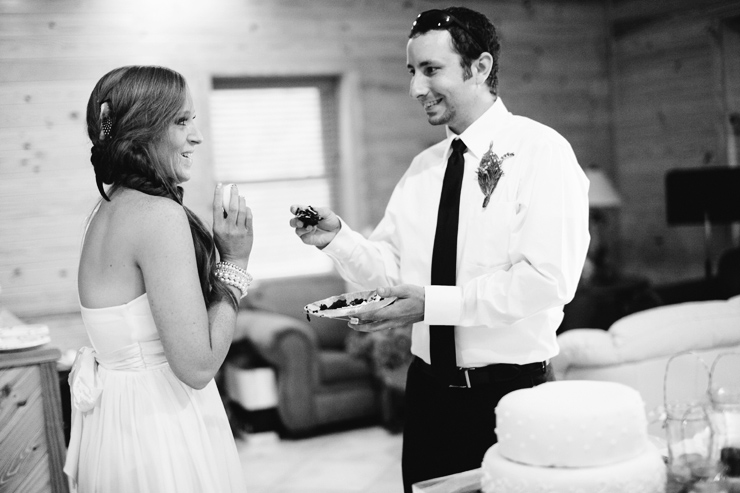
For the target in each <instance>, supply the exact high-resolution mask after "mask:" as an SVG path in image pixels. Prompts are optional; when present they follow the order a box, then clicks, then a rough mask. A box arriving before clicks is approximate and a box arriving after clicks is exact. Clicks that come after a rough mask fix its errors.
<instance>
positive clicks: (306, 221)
mask: <svg viewBox="0 0 740 493" xmlns="http://www.w3.org/2000/svg"><path fill="white" fill-rule="evenodd" d="M295 217H297V218H298V219H300V220H301V222H302V223H303V227H304V228H305V227H307V226H316V225H317V224H319V221H321V220H322V219H323V217H321V216H320V215H319V213H318V212H316V209H314V208H313V207H311V206H310V205H309V206H308V207H306V208H305V209H301V208H298V210H297V211H296V212H295Z"/></svg>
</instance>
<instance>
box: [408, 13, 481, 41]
mask: <svg viewBox="0 0 740 493" xmlns="http://www.w3.org/2000/svg"><path fill="white" fill-rule="evenodd" d="M451 26H456V27H459V28H460V29H462V30H463V31H465V32H466V33H468V36H470V38H471V39H472V40H473V43H475V44H476V45H477V46H478V48H480V49H481V51H486V50H485V49H484V48H483V47H484V46H485V45H484V44H483V43H481V42H480V41H478V38H476V37H475V36H474V35H473V33H471V32H470V30H469V29H468V28H467V27H465V24H463V23H462V22H460V21H459V20H457V19H456V18H455V17H454V16H453V15H452V14H448V13H447V12H445V11H443V10H438V9H434V10H427V11H425V12H422V13H421V14H419V15H417V16H416V20H415V21H414V23H413V24H412V25H411V34H412V35H414V34H416V33H419V32H421V33H425V32H427V31H431V30H435V29H445V28H448V27H451Z"/></svg>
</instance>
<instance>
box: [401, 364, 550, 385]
mask: <svg viewBox="0 0 740 493" xmlns="http://www.w3.org/2000/svg"><path fill="white" fill-rule="evenodd" d="M414 359H415V361H416V363H417V365H419V368H421V369H422V371H424V373H427V374H429V375H432V376H434V377H437V376H438V375H437V373H435V371H434V369H433V368H432V365H429V364H427V363H426V362H425V361H424V360H423V359H421V358H419V357H415V358H414ZM546 371H547V362H546V361H538V362H537V363H528V364H526V365H514V364H510V363H496V364H493V365H488V366H479V367H475V368H457V370H455V371H453V372H451V373H449V374H448V375H446V376H445V378H444V380H445V384H446V385H448V386H450V387H459V388H466V389H470V388H473V387H480V386H482V385H490V384H492V383H496V382H505V381H507V380H513V379H515V378H517V377H521V376H524V375H542V374H544V373H545V372H546Z"/></svg>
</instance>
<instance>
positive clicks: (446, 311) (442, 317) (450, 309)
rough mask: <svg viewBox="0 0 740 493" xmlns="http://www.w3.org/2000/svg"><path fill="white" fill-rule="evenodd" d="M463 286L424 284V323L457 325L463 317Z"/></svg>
mask: <svg viewBox="0 0 740 493" xmlns="http://www.w3.org/2000/svg"><path fill="white" fill-rule="evenodd" d="M462 307H463V299H462V288H460V287H458V286H424V323H425V324H427V325H457V324H458V323H459V322H460V320H461V319H462Z"/></svg>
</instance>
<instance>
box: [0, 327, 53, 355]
mask: <svg viewBox="0 0 740 493" xmlns="http://www.w3.org/2000/svg"><path fill="white" fill-rule="evenodd" d="M49 342H51V337H49V327H48V326H46V325H40V324H38V325H16V326H13V327H0V351H16V350H18V349H31V348H35V347H38V346H43V345H44V344H48V343H49Z"/></svg>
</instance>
